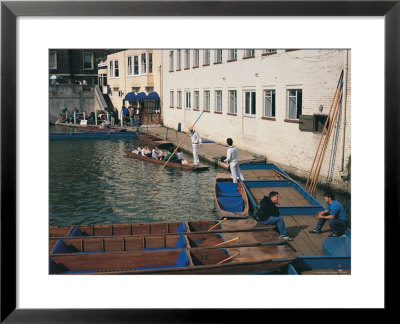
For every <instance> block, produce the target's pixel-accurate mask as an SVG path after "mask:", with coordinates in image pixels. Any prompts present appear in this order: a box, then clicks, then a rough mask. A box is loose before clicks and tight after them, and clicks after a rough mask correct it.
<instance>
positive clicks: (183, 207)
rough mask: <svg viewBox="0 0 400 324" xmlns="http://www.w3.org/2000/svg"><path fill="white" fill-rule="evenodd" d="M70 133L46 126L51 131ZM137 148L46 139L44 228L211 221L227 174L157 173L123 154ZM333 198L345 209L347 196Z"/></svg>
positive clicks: (131, 142) (126, 143)
mask: <svg viewBox="0 0 400 324" xmlns="http://www.w3.org/2000/svg"><path fill="white" fill-rule="evenodd" d="M73 131H75V130H74V128H67V127H60V126H54V125H53V126H50V132H51V133H56V132H57V133H60V132H73ZM141 144H142V142H141V141H140V140H139V139H137V138H129V139H98V140H96V139H77V140H50V143H49V148H50V151H49V166H50V170H49V182H50V183H49V189H50V190H49V195H50V197H49V213H50V215H49V218H50V219H49V223H50V225H72V224H76V225H81V224H125V223H146V222H166V221H189V220H190V221H194V220H213V219H216V210H215V203H214V184H215V176H216V174H217V173H218V172H226V171H227V170H225V169H218V168H216V167H214V165H213V164H210V170H209V171H202V172H190V171H181V170H175V169H168V168H165V169H164V171H161V165H158V164H152V163H147V162H143V161H140V160H136V159H132V158H130V157H128V156H127V155H126V154H125V151H126V150H133V149H134V148H136V147H137V146H139V145H141ZM184 156H185V158H189V159H191V156H190V155H188V154H185V153H184ZM202 163H205V164H206V163H207V162H204V161H202ZM297 182H298V183H299V184H300V185H301V186H303V187H304V184H303V183H301V182H300V181H297ZM322 193H323V191H322V190H321V189H319V188H317V191H316V199H317V200H318V201H319V202H320V203H322V204H323V205H325V203H324V202H323V198H322ZM337 200H339V201H340V202H342V204H343V206H344V207H345V208H346V206H347V203H348V200H349V199H348V198H347V197H344V196H340V195H338V196H337Z"/></svg>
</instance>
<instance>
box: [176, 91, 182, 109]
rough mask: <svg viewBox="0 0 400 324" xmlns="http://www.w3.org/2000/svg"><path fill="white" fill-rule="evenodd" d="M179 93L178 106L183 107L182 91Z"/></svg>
mask: <svg viewBox="0 0 400 324" xmlns="http://www.w3.org/2000/svg"><path fill="white" fill-rule="evenodd" d="M177 95H178V96H177V98H176V100H177V106H178V108H182V91H178V93H177Z"/></svg>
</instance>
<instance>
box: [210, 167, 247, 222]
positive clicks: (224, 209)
mask: <svg viewBox="0 0 400 324" xmlns="http://www.w3.org/2000/svg"><path fill="white" fill-rule="evenodd" d="M214 199H215V206H216V210H217V216H218V218H220V219H223V218H224V217H226V218H248V217H249V201H248V198H247V193H246V190H245V189H244V187H243V183H242V182H241V181H240V180H239V182H238V183H233V180H232V177H231V174H228V173H218V174H217V176H216V179H215V188H214Z"/></svg>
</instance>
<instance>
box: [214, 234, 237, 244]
mask: <svg viewBox="0 0 400 324" xmlns="http://www.w3.org/2000/svg"><path fill="white" fill-rule="evenodd" d="M237 240H240V237H239V236H237V237H235V238H233V239H231V240H228V241H225V242H221V243H218V244H216V245H214V246H220V245H223V244H226V243H230V242H233V241H237Z"/></svg>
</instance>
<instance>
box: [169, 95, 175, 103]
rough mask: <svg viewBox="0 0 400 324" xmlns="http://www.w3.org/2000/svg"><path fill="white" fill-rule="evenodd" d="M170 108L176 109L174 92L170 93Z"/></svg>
mask: <svg viewBox="0 0 400 324" xmlns="http://www.w3.org/2000/svg"><path fill="white" fill-rule="evenodd" d="M169 106H170V107H175V102H174V91H170V92H169Z"/></svg>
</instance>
